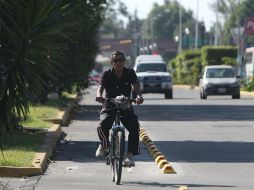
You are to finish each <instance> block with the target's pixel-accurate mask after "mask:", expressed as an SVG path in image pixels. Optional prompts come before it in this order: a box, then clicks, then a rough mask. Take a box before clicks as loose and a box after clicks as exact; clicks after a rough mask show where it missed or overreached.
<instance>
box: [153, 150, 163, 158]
mask: <svg viewBox="0 0 254 190" xmlns="http://www.w3.org/2000/svg"><path fill="white" fill-rule="evenodd" d="M152 156H153V158H154V159H156V158H157V157H158V156H163V155H162V153H161V152H159V151H156V150H154V152H153V154H152Z"/></svg>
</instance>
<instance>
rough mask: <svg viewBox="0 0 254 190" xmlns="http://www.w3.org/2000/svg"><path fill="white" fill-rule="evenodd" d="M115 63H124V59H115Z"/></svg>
mask: <svg viewBox="0 0 254 190" xmlns="http://www.w3.org/2000/svg"><path fill="white" fill-rule="evenodd" d="M113 62H114V63H116V62H124V59H113Z"/></svg>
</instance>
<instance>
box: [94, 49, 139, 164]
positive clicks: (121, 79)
mask: <svg viewBox="0 0 254 190" xmlns="http://www.w3.org/2000/svg"><path fill="white" fill-rule="evenodd" d="M125 62H126V58H125V55H124V53H123V52H121V51H115V52H113V53H112V54H111V64H112V68H111V69H109V70H107V71H105V72H104V73H103V74H102V76H101V79H100V84H99V87H98V90H97V95H96V101H98V102H100V103H103V105H102V109H101V112H100V123H99V126H98V128H97V132H98V136H99V139H100V141H101V143H100V145H99V147H98V149H97V150H96V154H95V155H96V157H101V156H104V154H105V150H107V149H108V148H109V130H110V129H111V127H112V125H113V123H114V118H115V115H116V110H115V105H114V104H112V103H111V102H109V101H105V102H104V101H103V100H104V98H103V97H102V94H103V92H104V90H105V97H106V98H107V99H110V98H115V97H116V96H120V95H124V96H126V97H130V94H131V89H132V87H133V89H134V91H135V93H136V94H137V98H136V103H137V104H138V105H139V104H142V103H143V101H144V100H143V97H142V94H141V91H140V87H139V82H138V78H137V75H136V73H135V71H134V70H133V69H128V68H126V67H124V65H125ZM120 120H121V122H122V123H123V125H124V126H125V128H126V129H127V130H128V131H129V136H128V151H127V154H126V158H125V160H124V162H125V165H127V166H135V163H134V161H133V155H137V154H139V152H140V151H139V122H138V118H137V116H136V115H135V113H134V111H133V107H132V106H131V107H129V108H127V109H125V110H121V118H120Z"/></svg>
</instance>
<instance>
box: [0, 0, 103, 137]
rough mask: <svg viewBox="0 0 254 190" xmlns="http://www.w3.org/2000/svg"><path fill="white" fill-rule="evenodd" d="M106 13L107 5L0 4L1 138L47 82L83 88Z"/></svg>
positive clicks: (28, 0)
mask: <svg viewBox="0 0 254 190" xmlns="http://www.w3.org/2000/svg"><path fill="white" fill-rule="evenodd" d="M104 9H105V1H89V2H87V1H81V0H73V1H71V2H70V1H68V0H66V1H64V0H55V1H52V0H44V1H34V0H8V1H0V17H1V23H0V24H1V25H0V26H1V28H0V44H1V45H0V133H1V134H0V135H1V137H2V136H3V135H4V134H5V131H6V130H10V131H14V130H15V126H17V125H18V123H19V122H20V121H21V120H22V119H24V118H26V116H27V114H28V112H29V104H30V103H33V102H37V101H38V100H40V99H41V96H42V94H44V92H45V90H46V88H45V87H47V86H48V85H49V82H51V84H53V85H54V89H62V90H63V89H67V88H69V87H71V86H73V85H77V86H78V87H79V86H82V85H83V84H81V81H82V79H85V78H86V77H85V76H87V73H88V71H89V68H90V67H91V64H93V62H94V57H95V54H96V51H97V48H96V40H95V38H96V34H97V29H98V26H99V24H100V22H101V20H102V18H103V13H104ZM59 71H60V72H59ZM82 75H83V76H82ZM64 77H67V78H64ZM64 79H65V80H64ZM66 83H68V84H66ZM46 92H47V90H46ZM2 139H3V138H1V140H2Z"/></svg>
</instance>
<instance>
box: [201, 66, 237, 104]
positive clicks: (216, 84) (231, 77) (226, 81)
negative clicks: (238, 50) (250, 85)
mask: <svg viewBox="0 0 254 190" xmlns="http://www.w3.org/2000/svg"><path fill="white" fill-rule="evenodd" d="M239 78H240V77H238V76H236V74H235V72H234V69H233V67H231V66H228V65H212V66H206V67H205V69H204V73H203V75H202V76H201V77H200V80H199V87H200V98H201V99H207V96H210V95H231V96H232V98H233V99H239V98H240V80H239Z"/></svg>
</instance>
